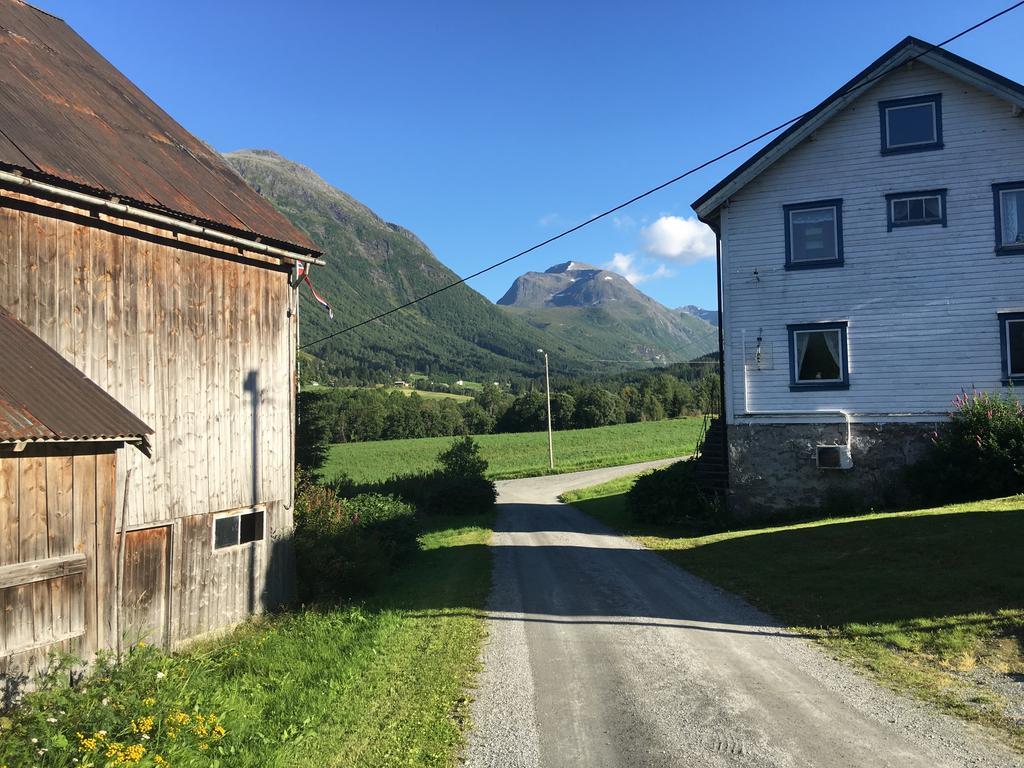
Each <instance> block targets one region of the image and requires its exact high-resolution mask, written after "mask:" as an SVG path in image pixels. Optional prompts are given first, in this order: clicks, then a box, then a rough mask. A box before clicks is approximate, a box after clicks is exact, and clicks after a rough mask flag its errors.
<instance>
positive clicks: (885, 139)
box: [878, 93, 945, 155]
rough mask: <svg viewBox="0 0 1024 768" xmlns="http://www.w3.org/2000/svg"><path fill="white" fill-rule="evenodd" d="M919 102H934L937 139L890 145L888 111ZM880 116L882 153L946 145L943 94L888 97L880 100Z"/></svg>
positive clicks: (898, 153) (927, 148) (928, 149)
mask: <svg viewBox="0 0 1024 768" xmlns="http://www.w3.org/2000/svg"><path fill="white" fill-rule="evenodd" d="M918 104H932V105H933V106H934V114H935V140H934V141H929V142H926V143H921V144H908V145H905V146H901V147H890V146H889V122H888V120H886V111H887V110H890V109H894V108H899V107H912V106H916V105H918ZM878 117H879V120H880V121H881V130H882V154H883V155H903V154H907V153H908V152H931V151H932V150H935V149H942V148H943V147H944V146H945V145H944V144H943V141H942V94H941V93H931V94H928V95H925V96H908V97H906V98H903V99H888V100H887V101H880V102H878Z"/></svg>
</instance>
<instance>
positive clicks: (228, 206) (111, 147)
mask: <svg viewBox="0 0 1024 768" xmlns="http://www.w3.org/2000/svg"><path fill="white" fill-rule="evenodd" d="M168 65H169V66H173V62H168ZM0 166H6V167H7V168H8V169H11V168H16V169H18V170H21V171H22V172H23V173H25V174H26V175H31V176H35V177H38V178H42V179H45V180H48V181H51V182H53V181H56V182H57V183H60V182H64V183H65V185H67V183H70V184H71V185H73V186H75V187H80V188H81V187H84V188H86V189H88V190H92V191H97V192H101V193H106V195H107V196H111V195H113V196H117V197H118V198H120V199H121V201H122V202H126V203H127V202H129V201H131V202H133V203H134V204H137V205H140V206H143V207H149V208H153V209H156V210H160V211H162V212H165V213H170V214H171V215H175V214H177V215H178V216H182V217H185V218H188V219H196V220H198V221H200V222H204V223H207V224H211V225H214V226H216V227H218V228H221V229H227V230H228V231H231V232H233V233H235V234H248V235H251V234H257V235H262V236H263V237H264V239H267V240H269V241H271V242H272V243H274V242H276V244H278V245H280V246H284V247H288V246H297V247H298V248H299V249H300V250H302V251H306V252H313V253H319V249H318V248H317V246H316V245H315V244H314V243H313V242H312V241H311V240H310V239H309V238H308V237H306V236H305V235H304V234H303V233H302V232H300V231H299V230H298V229H297V228H296V227H295V226H293V225H292V224H291V223H290V222H289V221H288V220H287V219H286V218H285V217H284V216H283V215H282V214H281V213H279V212H278V211H277V209H276V208H274V206H273V205H271V204H270V203H269V202H268V201H267V200H265V199H264V198H263V197H261V196H260V195H259V193H257V192H256V191H255V190H253V189H251V188H250V187H249V186H248V185H247V184H246V183H245V181H243V180H242V178H241V177H240V176H239V175H238V174H237V173H235V172H234V171H233V170H232V169H231V168H230V167H229V166H228V165H227V163H226V162H224V160H223V159H222V158H221V157H220V156H219V155H218V154H217V153H216V152H214V151H213V150H212V149H211V148H210V147H208V146H206V145H205V144H204V143H203V142H201V141H199V140H198V139H197V138H196V137H195V136H193V135H192V134H191V133H189V132H188V131H186V130H185V129H184V128H182V127H181V126H180V125H179V124H178V123H177V122H175V121H174V119H172V118H171V116H170V115H168V114H167V113H166V112H164V111H163V110H162V109H160V107H158V106H157V105H156V104H155V103H154V102H153V101H152V100H151V99H150V98H149V97H148V96H146V94H144V93H143V92H142V91H141V90H139V89H138V88H137V87H136V86H135V85H134V84H133V83H132V82H131V81H130V80H129V79H128V78H127V77H125V76H124V75H123V74H121V73H120V72H119V71H118V70H117V69H115V68H114V66H113V65H112V64H111V63H110V62H108V61H107V60H106V59H104V58H103V57H102V56H101V55H100V54H99V53H97V52H96V51H95V50H94V49H93V48H92V47H91V46H90V45H89V44H88V43H86V42H85V40H83V39H82V38H81V37H79V36H78V35H77V34H76V33H75V31H74V30H73V29H71V27H69V26H68V25H67V23H65V22H64V21H62V20H61V19H58V18H56V17H55V16H51V15H49V14H47V13H45V12H43V11H40V10H39V9H37V8H33V7H32V6H30V5H27V4H25V3H23V2H20V1H19V0H0Z"/></svg>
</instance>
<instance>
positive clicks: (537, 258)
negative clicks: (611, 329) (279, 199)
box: [37, 0, 1024, 319]
mask: <svg viewBox="0 0 1024 768" xmlns="http://www.w3.org/2000/svg"><path fill="white" fill-rule="evenodd" d="M37 3H38V4H39V5H40V7H42V8H44V9H45V10H48V11H50V12H52V13H55V14H56V15H58V16H61V17H62V18H64V19H65V20H67V21H68V22H69V23H70V24H71V25H72V26H73V27H74V28H75V29H76V30H77V31H78V32H79V33H80V34H82V35H83V36H84V37H85V38H86V39H87V40H88V41H89V42H90V43H91V44H92V45H93V46H94V47H95V48H97V49H98V50H99V51H100V52H101V53H102V54H103V55H104V56H106V57H107V58H108V59H109V60H111V61H112V62H113V63H114V65H115V66H117V67H118V68H119V69H121V70H122V71H123V72H124V73H125V74H127V75H128V77H130V78H131V79H132V80H133V81H135V83H137V84H138V85H139V86H140V87H141V88H142V89H143V90H144V91H146V92H147V93H148V94H149V95H150V96H151V97H152V98H153V99H154V100H155V101H156V102H157V103H159V104H160V105H161V106H163V107H164V108H165V109H166V110H167V111H168V112H170V114H171V115H173V116H174V117H175V118H176V119H177V120H178V121H180V122H181V123H182V124H183V125H184V126H185V127H186V128H188V129H189V130H191V131H192V132H193V133H195V134H196V135H197V136H199V137H200V138H202V139H204V140H205V141H207V142H209V143H210V144H212V145H213V146H214V147H216V148H217V149H219V150H231V149H239V148H243V147H260V148H270V149H274V150H276V151H278V152H280V153H281V154H283V155H285V156H287V157H289V158H291V159H293V160H297V161H298V162H301V163H303V164H305V165H308V166H310V167H312V168H313V169H314V170H315V171H317V172H318V173H319V174H320V175H322V176H323V177H324V178H326V179H327V180H328V181H329V182H330V183H332V184H334V185H335V186H338V187H340V188H341V189H343V190H345V191H346V192H348V193H349V194H351V195H353V196H355V197H356V198H358V199H359V200H361V201H362V202H364V203H366V204H367V205H369V206H370V207H371V208H373V209H374V210H375V211H377V212H378V213H379V214H380V215H381V216H383V217H384V218H385V219H388V220H390V221H394V222H397V223H399V224H402V225H403V226H405V227H408V228H409V229H411V230H413V231H414V232H416V233H417V234H418V235H419V236H420V237H421V238H422V239H423V240H424V241H425V242H426V243H427V244H428V245H429V246H430V247H431V249H432V250H433V251H434V253H435V254H436V255H437V256H438V258H440V259H441V260H442V261H444V262H445V263H446V264H447V265H449V266H450V267H451V268H452V269H454V270H455V271H457V272H459V273H461V274H468V273H470V272H473V271H475V270H476V269H478V268H479V267H481V266H482V265H484V264H487V263H490V262H493V261H498V260H499V259H502V258H505V257H506V256H508V255H511V254H512V253H514V252H516V251H519V250H521V249H523V248H525V247H527V246H529V245H532V244H533V243H535V242H537V241H539V240H542V239H544V238H546V237H549V236H551V235H552V234H555V233H556V232H558V231H559V230H560V229H563V228H566V227H568V226H570V225H572V224H574V223H576V222H578V221H580V220H582V219H585V218H587V217H588V216H591V215H593V214H594V213H597V212H599V211H601V210H603V209H605V208H609V207H611V206H612V205H614V204H616V203H618V202H621V201H622V200H625V199H627V198H629V197H631V196H632V195H634V194H636V193H638V192H640V191H643V190H644V189H646V188H648V187H651V186H654V185H655V184H657V183H660V182H661V181H664V180H665V179H668V178H671V177H672V176H675V175H677V174H678V173H679V172H681V171H682V170H684V169H686V168H688V167H690V166H692V165H695V164H697V163H699V162H701V161H703V160H705V159H707V158H708V157H710V156H713V155H715V154H718V153H720V152H721V151H723V150H724V149H727V148H728V147H730V146H732V145H734V144H738V143H740V142H741V141H744V140H746V139H748V138H750V137H751V136H752V135H756V134H757V133H760V132H761V131H762V130H764V129H766V128H768V127H770V126H772V125H776V124H778V123H780V122H782V121H783V120H785V119H787V118H789V117H792V116H793V115H795V114H799V113H800V112H802V111H804V110H806V109H808V108H810V107H811V106H813V105H814V104H816V103H817V102H818V101H820V100H821V99H822V98H824V97H825V96H826V95H828V94H829V93H831V92H832V91H833V90H834V89H835V88H837V87H838V86H839V85H841V84H842V83H843V82H845V81H846V80H847V79H849V78H850V77H851V76H852V75H853V74H855V73H856V72H858V71H860V70H861V69H862V68H863V67H864V66H866V65H867V64H868V63H869V62H870V61H871V60H872V59H874V58H875V57H876V56H878V55H879V54H881V53H882V52H883V51H884V50H886V49H887V48H888V47H890V46H891V45H893V44H894V43H896V42H897V41H898V40H900V39H901V38H902V37H904V36H905V35H907V34H913V35H916V36H918V37H922V38H924V39H926V40H929V41H931V42H937V41H939V40H942V39H945V38H946V37H949V36H951V35H952V34H954V33H956V32H958V31H960V30H961V29H963V28H965V27H967V26H969V25H970V24H972V23H974V22H976V21H978V20H980V19H982V18H984V17H985V16H988V15H989V14H991V13H993V12H995V11H997V10H1000V9H1001V8H1002V7H1003V6H1004V5H1009V0H997V1H996V2H992V0H980V1H978V2H972V3H964V2H952V1H948V0H928V1H927V2H924V1H923V0H912V1H900V2H893V0H889V1H888V2H876V1H875V0H862V1H861V2H856V3H853V2H844V3H822V2H820V0H819V1H818V2H813V3H812V2H777V3H765V2H731V3H728V2H723V3H696V2H687V3H684V2H675V3H669V2H631V3H628V4H627V3H615V4H612V3H605V2H600V1H599V0H595V1H593V2H571V3H570V2H562V3H557V2H550V0H549V1H547V2H533V1H532V0H521V1H520V2H516V3H486V2H478V1H477V2H344V3H342V2H302V1H301V0H292V2H288V3H281V2H260V1H259V0H249V1H248V2H244V3H243V2H226V1H222V2H212V3H211V2H208V1H205V2H195V1H192V0H177V1H176V2H173V3H171V2H167V3H157V2H145V3H124V2H123V1H120V0H118V1H115V0H89V1H88V2H86V1H85V0H75V1H72V0H37ZM1022 32H1024V8H1022V9H1020V10H1018V11H1016V12H1014V13H1012V14H1010V15H1008V16H1005V17H1003V18H1002V19H1000V20H998V21H996V22H994V23H993V24H991V25H989V26H987V27H984V28H983V29H981V30H979V31H977V32H974V33H972V34H971V35H969V36H967V37H965V38H963V39H961V40H960V41H957V42H956V43H954V44H953V45H952V46H951V50H953V51H954V52H956V53H959V54H960V55H962V56H966V57H968V58H970V59H973V60H975V61H977V62H978V63H980V64H983V65H984V66H987V67H990V68H992V69H994V70H996V71H997V72H1000V73H1001V74H1004V75H1006V76H1007V77H1010V78H1013V79H1015V80H1018V81H1020V80H1024V57H1022V56H1021V55H1020V44H1019V41H1020V40H1021V38H1022ZM741 159H742V156H734V157H733V158H730V159H729V160H726V161H724V162H723V163H720V164H718V165H716V166H712V167H711V168H710V169H707V170H705V171H702V172H701V173H700V174H697V175H695V176H692V177H690V178H688V179H686V180H684V181H682V182H680V183H678V184H676V185H675V186H673V187H670V188H668V189H666V190H664V191H662V192H660V193H658V194H656V195H654V196H652V197H650V198H648V199H646V200H644V201H641V202H640V203H638V204H636V205H634V206H633V207H631V208H630V209H628V210H626V211H624V212H623V214H622V215H620V216H618V217H616V218H615V219H614V220H606V221H603V222H600V223H598V224H596V225H594V226H593V227H591V228H589V229H587V230H584V231H583V232H580V233H577V234H575V235H572V236H570V237H569V238H567V239H565V240H563V241H560V242H559V243H556V244H554V245H552V246H549V247H547V248H545V249H542V250H541V251H539V252H535V253H533V254H530V255H528V256H526V257H524V258H523V259H520V260H519V261H518V262H513V263H512V264H509V265H507V266H505V267H502V268H501V269H499V270H497V271H495V272H492V273H490V274H489V275H486V276H484V277H481V278H478V279H477V280H474V281H473V283H472V285H473V287H475V288H476V289H477V290H479V291H481V292H482V293H484V294H485V295H486V296H488V297H489V298H491V299H497V298H498V297H500V296H501V294H502V293H503V292H504V291H505V289H506V288H507V287H508V285H509V284H510V283H511V281H512V280H513V279H514V278H515V277H516V276H517V275H518V274H520V273H522V272H525V271H527V270H543V269H545V268H547V267H548V266H550V265H552V264H555V263H557V262H560V261H567V260H570V259H571V260H576V261H586V262H590V263H594V264H600V265H607V264H613V263H614V264H615V265H616V266H617V267H618V268H619V269H620V270H621V271H628V272H630V273H631V274H633V275H634V277H636V276H639V279H643V278H646V279H643V282H642V284H641V288H642V289H643V290H645V291H647V292H648V293H650V294H651V295H652V296H654V297H655V298H657V299H658V300H660V301H662V302H663V303H665V304H667V305H669V306H678V305H682V304H698V305H702V306H705V307H711V306H714V305H715V284H714V261H713V259H712V258H709V252H710V248H709V245H708V239H707V238H706V237H704V236H702V233H701V231H700V228H699V227H697V226H696V225H694V224H693V223H692V222H687V221H686V219H687V218H688V217H692V211H691V210H690V207H689V203H690V202H691V201H692V200H693V199H695V198H696V197H697V196H698V195H699V194H700V193H702V192H703V191H704V190H705V189H706V188H708V187H709V186H711V185H712V184H714V183H715V182H716V181H717V180H718V179H719V178H721V176H723V175H725V173H727V172H728V171H729V170H731V169H732V168H733V167H734V166H735V165H736V164H737V163H738V162H739V161H740V160H741ZM341 257H342V258H343V255H342V256H341ZM353 319H355V318H353Z"/></svg>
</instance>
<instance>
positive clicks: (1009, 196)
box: [992, 181, 1024, 253]
mask: <svg viewBox="0 0 1024 768" xmlns="http://www.w3.org/2000/svg"><path fill="white" fill-rule="evenodd" d="M992 191H993V194H994V195H995V208H996V250H997V251H1000V252H1004V253H1005V252H1020V253H1024V181H1022V182H1014V183H1012V184H993V185H992Z"/></svg>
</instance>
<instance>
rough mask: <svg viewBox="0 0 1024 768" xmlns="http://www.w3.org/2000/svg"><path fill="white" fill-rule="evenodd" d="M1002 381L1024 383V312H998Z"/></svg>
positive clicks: (1005, 382)
mask: <svg viewBox="0 0 1024 768" xmlns="http://www.w3.org/2000/svg"><path fill="white" fill-rule="evenodd" d="M999 339H1000V343H1001V347H1002V353H1003V383H1004V384H1024V312H1001V313H1000V314H999Z"/></svg>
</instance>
